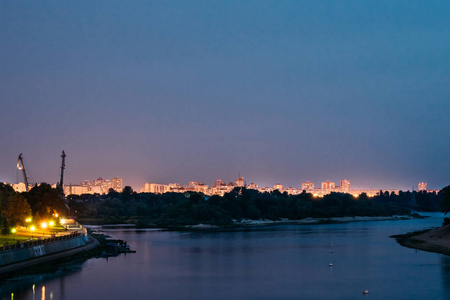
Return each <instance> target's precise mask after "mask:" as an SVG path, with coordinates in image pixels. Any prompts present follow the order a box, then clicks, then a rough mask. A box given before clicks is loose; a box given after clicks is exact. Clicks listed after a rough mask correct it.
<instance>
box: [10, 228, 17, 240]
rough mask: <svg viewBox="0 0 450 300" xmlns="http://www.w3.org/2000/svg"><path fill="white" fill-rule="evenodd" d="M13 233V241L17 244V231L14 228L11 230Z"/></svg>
mask: <svg viewBox="0 0 450 300" xmlns="http://www.w3.org/2000/svg"><path fill="white" fill-rule="evenodd" d="M11 233H12V235H13V241H14V242H15V241H16V229H15V228H12V229H11Z"/></svg>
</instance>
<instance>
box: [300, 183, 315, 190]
mask: <svg viewBox="0 0 450 300" xmlns="http://www.w3.org/2000/svg"><path fill="white" fill-rule="evenodd" d="M302 190H303V191H312V190H314V183H313V182H309V181H307V182H302Z"/></svg>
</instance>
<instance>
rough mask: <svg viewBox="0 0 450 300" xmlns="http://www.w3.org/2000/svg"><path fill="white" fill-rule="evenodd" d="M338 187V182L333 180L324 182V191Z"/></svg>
mask: <svg viewBox="0 0 450 300" xmlns="http://www.w3.org/2000/svg"><path fill="white" fill-rule="evenodd" d="M335 188H336V183H334V182H331V181H329V180H327V181H325V182H322V190H324V191H331V190H334V189H335Z"/></svg>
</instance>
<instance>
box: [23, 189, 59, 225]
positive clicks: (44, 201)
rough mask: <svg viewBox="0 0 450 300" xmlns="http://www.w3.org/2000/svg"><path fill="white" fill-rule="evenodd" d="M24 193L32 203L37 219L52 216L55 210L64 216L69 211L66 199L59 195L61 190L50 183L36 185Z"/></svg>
mask: <svg viewBox="0 0 450 300" xmlns="http://www.w3.org/2000/svg"><path fill="white" fill-rule="evenodd" d="M24 195H25V197H26V198H27V200H28V203H29V204H30V207H31V210H32V212H33V215H34V219H35V220H38V221H39V219H41V218H44V219H46V218H50V217H51V216H52V215H53V214H54V213H55V212H57V213H58V214H60V215H62V216H65V215H67V213H68V210H67V207H66V205H65V204H64V200H62V199H61V198H60V196H59V191H58V190H57V189H54V188H52V187H51V186H50V185H49V184H48V183H41V184H40V185H39V186H38V185H36V186H34V187H33V188H32V189H31V190H30V191H29V192H28V193H24Z"/></svg>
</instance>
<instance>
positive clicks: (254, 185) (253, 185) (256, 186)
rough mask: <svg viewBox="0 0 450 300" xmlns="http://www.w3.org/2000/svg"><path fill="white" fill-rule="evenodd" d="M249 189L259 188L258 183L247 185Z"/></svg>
mask: <svg viewBox="0 0 450 300" xmlns="http://www.w3.org/2000/svg"><path fill="white" fill-rule="evenodd" d="M247 188H248V189H252V190H257V189H258V185H257V184H256V183H253V182H252V183H250V184H249V185H247Z"/></svg>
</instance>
